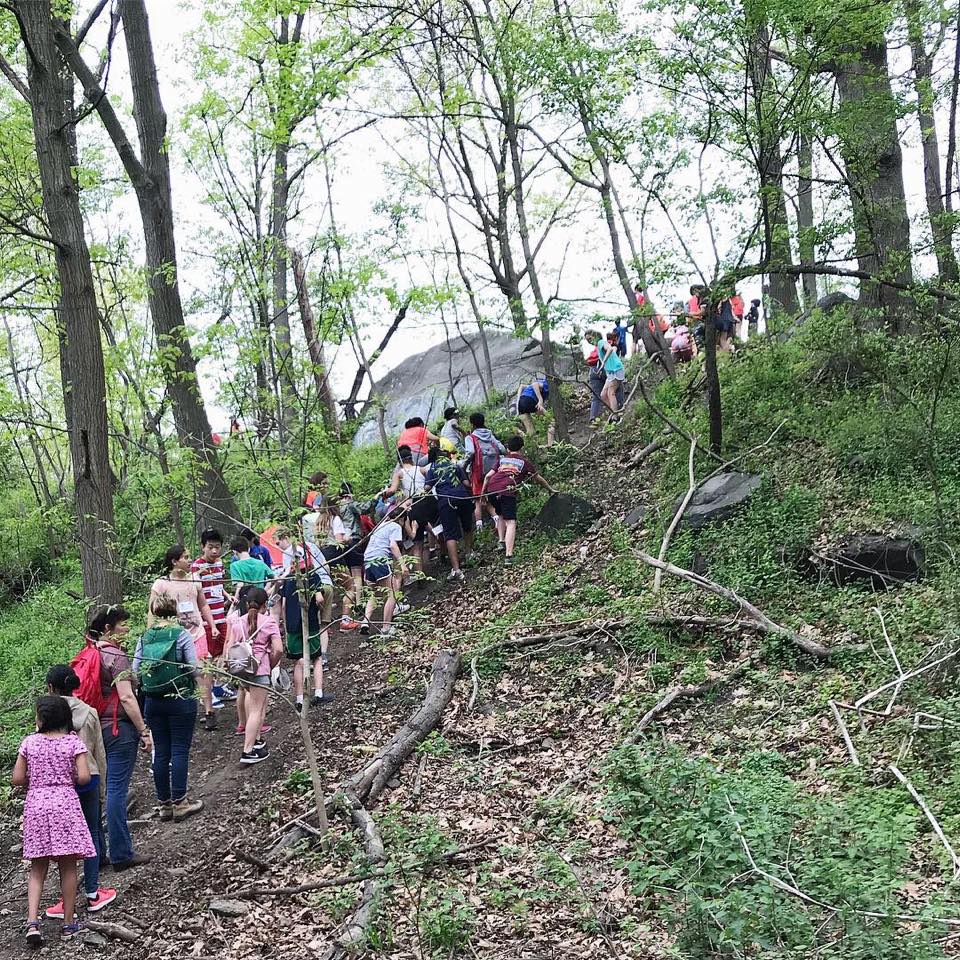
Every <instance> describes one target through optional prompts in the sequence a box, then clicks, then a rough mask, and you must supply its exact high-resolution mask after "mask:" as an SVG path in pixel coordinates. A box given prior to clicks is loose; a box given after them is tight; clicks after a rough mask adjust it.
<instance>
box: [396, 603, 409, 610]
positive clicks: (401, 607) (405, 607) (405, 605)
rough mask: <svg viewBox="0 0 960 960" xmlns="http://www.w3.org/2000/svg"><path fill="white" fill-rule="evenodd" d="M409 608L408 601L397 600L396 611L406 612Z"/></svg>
mask: <svg viewBox="0 0 960 960" xmlns="http://www.w3.org/2000/svg"><path fill="white" fill-rule="evenodd" d="M409 609H410V604H409V603H400V602H399V601H397V613H406V612H407V611H408V610H409Z"/></svg>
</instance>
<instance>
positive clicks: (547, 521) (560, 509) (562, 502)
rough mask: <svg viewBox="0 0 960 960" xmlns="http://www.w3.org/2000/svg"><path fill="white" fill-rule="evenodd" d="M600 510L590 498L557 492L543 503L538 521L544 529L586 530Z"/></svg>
mask: <svg viewBox="0 0 960 960" xmlns="http://www.w3.org/2000/svg"><path fill="white" fill-rule="evenodd" d="M599 516H600V511H599V510H598V509H597V508H596V507H595V506H594V505H593V504H592V503H590V501H589V500H584V499H583V497H577V496H575V495H574V494H571V493H555V494H554V495H553V496H552V497H550V498H549V499H548V500H547V502H546V503H545V504H544V505H543V508H542V509H541V510H540V513H539V515H538V516H537V522H538V523H539V524H540V526H541V527H542V528H543V529H544V530H575V531H579V532H582V531H584V530H586V529H587V528H588V527H589V526H590V524H591V523H593V521H594V520H596V519H598V518H599Z"/></svg>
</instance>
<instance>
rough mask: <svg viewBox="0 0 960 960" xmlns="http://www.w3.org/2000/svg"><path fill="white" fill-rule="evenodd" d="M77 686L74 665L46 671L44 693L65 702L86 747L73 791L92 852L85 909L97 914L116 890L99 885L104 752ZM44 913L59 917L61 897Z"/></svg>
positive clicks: (86, 864) (94, 717)
mask: <svg viewBox="0 0 960 960" xmlns="http://www.w3.org/2000/svg"><path fill="white" fill-rule="evenodd" d="M79 687H80V678H79V677H78V676H77V674H76V671H75V670H74V669H73V667H68V666H67V665H66V664H65V663H58V664H56V665H55V666H52V667H51V668H50V669H49V670H48V671H47V693H48V694H51V695H53V696H57V697H63V699H64V700H66V701H67V705H68V706H69V707H70V714H71V717H72V719H73V729H74V730H75V731H76V732H77V735H78V736H79V737H80V739H81V740H82V741H83V745H84V746H85V747H86V748H87V766H88V768H89V770H90V782H89V783H85V784H83V785H80V784H78V785H77V788H76V790H77V797H78V798H79V800H80V809H81V810H82V811H83V819H84V820H85V821H86V824H87V829H88V830H89V831H90V839H91V840H92V841H93V849H94V851H95V853H94V854H93V856H90V857H84V858H83V890H84V893H85V894H86V897H87V911H88V912H89V913H99V912H100V911H101V910H102V909H103V908H104V907H106V906H109V905H110V904H111V903H113V901H114V900H116V899H117V891H116V890H114V889H112V888H111V887H101V886H100V860H101V858H102V857H103V856H104V854H105V849H104V841H103V820H102V817H101V810H102V801H103V794H104V792H105V790H106V783H107V754H106V750H105V749H104V746H103V731H102V730H101V729H100V717H99V715H98V714H97V711H96V710H94V709H93V707H91V706H88V705H87V704H86V703H84V702H83V701H82V700H80V699H79V698H78V697H75V696H74V694H75V693H76V692H77V690H78V689H79ZM44 913H45V914H46V915H47V916H48V917H50V918H51V919H55V920H62V919H63V918H64V916H65V914H64V908H63V898H62V897H61V899H60V901H59V902H58V903H55V904H54V905H53V906H51V907H47V909H46V910H45V911H44Z"/></svg>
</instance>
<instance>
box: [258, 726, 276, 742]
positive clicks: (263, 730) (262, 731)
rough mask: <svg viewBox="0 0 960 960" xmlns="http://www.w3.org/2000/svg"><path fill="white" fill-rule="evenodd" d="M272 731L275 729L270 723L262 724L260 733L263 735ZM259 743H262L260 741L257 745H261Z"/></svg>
mask: <svg viewBox="0 0 960 960" xmlns="http://www.w3.org/2000/svg"><path fill="white" fill-rule="evenodd" d="M272 729H273V727H271V726H270V724H269V723H261V724H260V732H261V733H269V732H270V731H271V730H272ZM259 742H260V741H259V740H258V741H257V743H259Z"/></svg>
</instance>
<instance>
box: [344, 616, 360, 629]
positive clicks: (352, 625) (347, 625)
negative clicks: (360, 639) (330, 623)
mask: <svg viewBox="0 0 960 960" xmlns="http://www.w3.org/2000/svg"><path fill="white" fill-rule="evenodd" d="M359 626H360V621H359V620H354V619H352V618H351V617H344V618H343V619H342V620H341V621H340V629H341V630H343V631H344V632H347V631H350V630H356V629H357V627H359Z"/></svg>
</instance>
